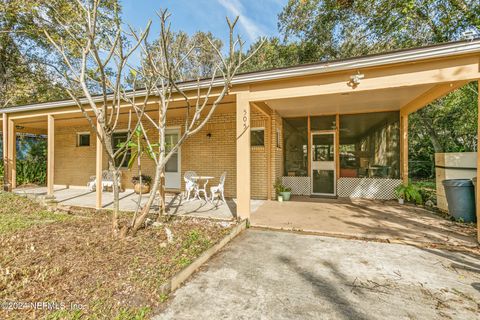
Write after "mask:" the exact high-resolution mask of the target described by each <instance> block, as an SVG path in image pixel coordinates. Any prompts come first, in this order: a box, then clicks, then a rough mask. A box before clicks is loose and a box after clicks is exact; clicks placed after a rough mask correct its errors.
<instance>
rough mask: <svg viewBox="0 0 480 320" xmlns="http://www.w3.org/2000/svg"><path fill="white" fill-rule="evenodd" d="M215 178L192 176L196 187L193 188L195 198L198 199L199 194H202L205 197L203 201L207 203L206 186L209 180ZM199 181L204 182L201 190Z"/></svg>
mask: <svg viewBox="0 0 480 320" xmlns="http://www.w3.org/2000/svg"><path fill="white" fill-rule="evenodd" d="M214 178H215V177H213V176H192V179H193V180H195V181H196V182H197V187H196V188H195V198H198V199H200V193H201V192H203V195H204V196H205V201H208V195H207V184H208V181H209V180H212V179H214ZM200 181H205V183H204V184H203V188H200Z"/></svg>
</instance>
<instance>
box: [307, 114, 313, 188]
mask: <svg viewBox="0 0 480 320" xmlns="http://www.w3.org/2000/svg"><path fill="white" fill-rule="evenodd" d="M307 159H308V160H307V171H308V172H307V176H309V177H310V176H311V175H312V127H311V126H310V115H307ZM310 181H311V180H310ZM310 189H311V188H310Z"/></svg>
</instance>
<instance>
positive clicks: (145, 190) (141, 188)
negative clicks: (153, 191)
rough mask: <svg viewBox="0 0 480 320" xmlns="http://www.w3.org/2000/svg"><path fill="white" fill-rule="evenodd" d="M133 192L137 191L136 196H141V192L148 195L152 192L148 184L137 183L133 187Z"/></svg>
mask: <svg viewBox="0 0 480 320" xmlns="http://www.w3.org/2000/svg"><path fill="white" fill-rule="evenodd" d="M133 190H135V193H136V194H139V193H140V191H142V194H146V193H149V192H150V186H149V185H148V184H143V183H142V184H140V183H137V184H135V185H134V186H133Z"/></svg>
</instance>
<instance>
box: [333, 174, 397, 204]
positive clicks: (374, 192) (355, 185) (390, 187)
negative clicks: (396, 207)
mask: <svg viewBox="0 0 480 320" xmlns="http://www.w3.org/2000/svg"><path fill="white" fill-rule="evenodd" d="M401 183H402V180H400V179H380V178H378V179H377V178H340V179H338V181H337V194H338V196H339V197H346V198H365V199H380V200H389V199H394V198H395V188H396V187H397V186H398V185H400V184H401Z"/></svg>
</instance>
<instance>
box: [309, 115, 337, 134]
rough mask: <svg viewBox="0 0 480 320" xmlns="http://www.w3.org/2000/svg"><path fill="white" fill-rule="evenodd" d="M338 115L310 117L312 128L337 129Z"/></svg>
mask: <svg viewBox="0 0 480 320" xmlns="http://www.w3.org/2000/svg"><path fill="white" fill-rule="evenodd" d="M336 118H337V117H336V116H319V117H310V130H312V131H314V130H335V128H336V123H335V122H336V121H335V120H336Z"/></svg>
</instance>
